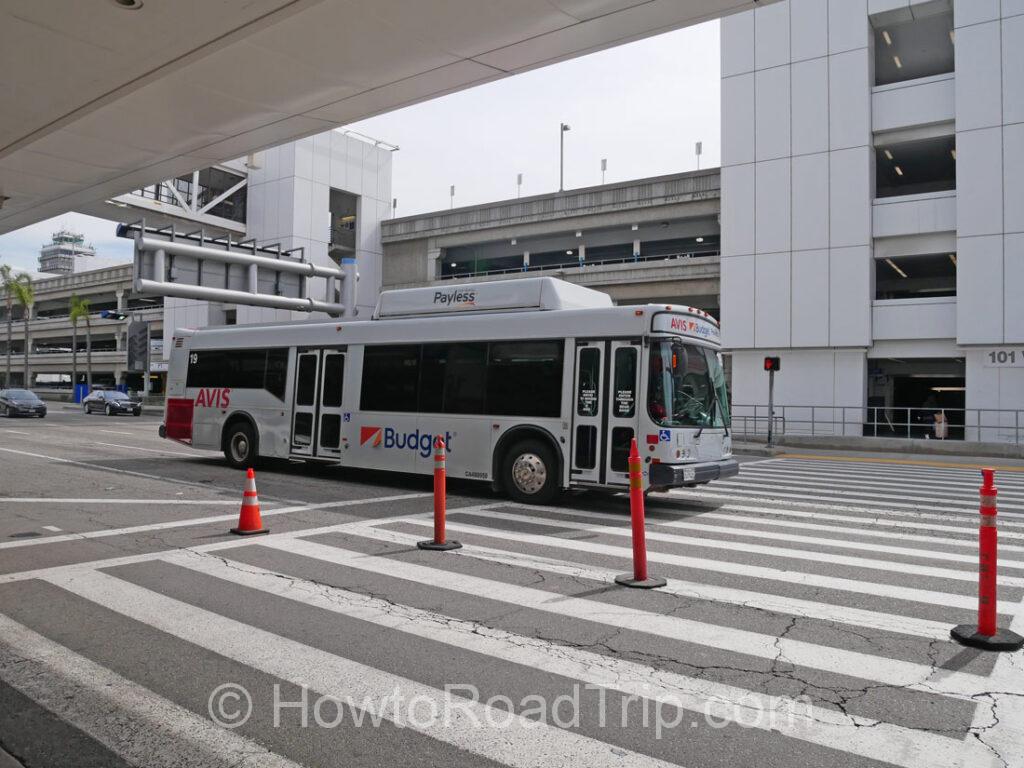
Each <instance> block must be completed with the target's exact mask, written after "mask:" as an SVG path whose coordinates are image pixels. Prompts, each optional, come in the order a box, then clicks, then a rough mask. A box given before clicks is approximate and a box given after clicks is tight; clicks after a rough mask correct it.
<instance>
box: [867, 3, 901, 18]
mask: <svg viewBox="0 0 1024 768" xmlns="http://www.w3.org/2000/svg"><path fill="white" fill-rule="evenodd" d="M900 8H910V0H868V13H869V14H870V15H872V16H874V15H875V14H876V13H885V12H886V11H895V10H899V9H900Z"/></svg>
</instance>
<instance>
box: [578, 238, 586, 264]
mask: <svg viewBox="0 0 1024 768" xmlns="http://www.w3.org/2000/svg"><path fill="white" fill-rule="evenodd" d="M579 258H580V266H581V267H582V266H583V262H585V261H586V260H587V246H585V245H584V244H583V243H580V252H579Z"/></svg>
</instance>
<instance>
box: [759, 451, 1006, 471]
mask: <svg viewBox="0 0 1024 768" xmlns="http://www.w3.org/2000/svg"><path fill="white" fill-rule="evenodd" d="M775 458H777V459H811V460H814V461H840V462H859V463H862V464H907V465H910V466H915V467H946V468H949V469H995V470H998V471H1000V472H1024V467H1007V466H1001V465H997V464H962V463H956V462H950V461H928V460H926V459H887V458H881V457H879V458H877V459H872V458H869V457H867V456H826V455H820V454H814V453H779V454H776V455H775Z"/></svg>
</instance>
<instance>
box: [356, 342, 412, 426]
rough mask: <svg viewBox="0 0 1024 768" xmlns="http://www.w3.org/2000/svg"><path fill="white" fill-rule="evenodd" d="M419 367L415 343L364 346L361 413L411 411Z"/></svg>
mask: <svg viewBox="0 0 1024 768" xmlns="http://www.w3.org/2000/svg"><path fill="white" fill-rule="evenodd" d="M419 368H420V347H419V345H418V344H402V345H395V346H390V345H388V346H367V347H366V348H365V349H364V351H363V381H362V389H361V393H360V398H359V399H360V404H359V407H360V408H361V409H362V410H364V411H394V412H406V413H413V412H415V411H416V410H417V392H418V389H419Z"/></svg>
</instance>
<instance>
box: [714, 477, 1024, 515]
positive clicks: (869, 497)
mask: <svg viewBox="0 0 1024 768" xmlns="http://www.w3.org/2000/svg"><path fill="white" fill-rule="evenodd" d="M741 477H742V476H741ZM715 487H716V488H724V489H727V490H729V491H733V492H756V493H764V492H765V489H771V491H772V495H773V496H778V497H781V498H785V497H786V496H785V494H781V493H775V489H778V490H781V491H806V490H808V489H807V488H803V487H801V486H799V485H786V484H784V483H772V482H769V481H764V482H760V481H759V482H750V481H744V480H718V481H716V483H715ZM815 490H819V491H822V493H821V494H818V495H811V494H802V495H801V498H804V499H814V500H826V499H831V500H836V499H854V500H862V501H866V502H868V503H872V504H886V505H891V506H894V507H908V506H909V507H914V508H917V507H922V506H928V505H934V506H939V507H942V508H945V507H950V508H951V509H950V510H949V511H950V512H951V513H955V514H971V510H970V509H969V507H968V502H967V501H962V502H961V501H958V500H957V499H951V498H949V497H948V496H924V495H923V494H895V493H867V492H865V491H863V490H858V491H843V490H840V489H838V488H834V487H831V486H829V487H826V486H820V487H819V486H815ZM875 499H877V500H878V501H875ZM893 499H917V500H919V503H917V504H910V503H907V502H897V501H893ZM999 509H1000V511H1003V510H1014V511H1011V512H1006V513H1004V514H1009V515H1010V516H1012V517H1021V516H1022V515H1020V514H1019V513H1016V512H1015V511H1016V510H1024V504H1006V503H1003V502H1000V503H999Z"/></svg>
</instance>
